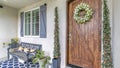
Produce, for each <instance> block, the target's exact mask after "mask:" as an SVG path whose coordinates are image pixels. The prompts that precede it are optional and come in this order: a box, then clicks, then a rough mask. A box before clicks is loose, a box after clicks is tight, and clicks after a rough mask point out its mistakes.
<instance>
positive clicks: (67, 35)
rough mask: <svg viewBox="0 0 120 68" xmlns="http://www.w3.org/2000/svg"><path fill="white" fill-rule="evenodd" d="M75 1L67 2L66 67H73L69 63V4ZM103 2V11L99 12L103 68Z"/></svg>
mask: <svg viewBox="0 0 120 68" xmlns="http://www.w3.org/2000/svg"><path fill="white" fill-rule="evenodd" d="M73 1H74V0H67V1H66V66H69V65H70V66H71V64H69V63H68V59H69V58H68V56H69V50H68V49H69V44H68V43H69V38H68V37H69V27H68V26H69V4H70V3H71V2H73ZM102 2H103V0H101V1H100V4H101V6H100V10H101V11H99V13H100V16H101V17H100V19H99V22H101V24H100V27H101V32H100V35H101V40H100V41H101V44H100V49H101V63H100V64H101V67H102V50H103V46H102V44H103V42H102V33H103V32H102V29H103V26H102V18H103V15H102V11H103V10H102V6H103V4H102Z"/></svg>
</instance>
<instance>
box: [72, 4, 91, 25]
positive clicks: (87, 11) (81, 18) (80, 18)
mask: <svg viewBox="0 0 120 68" xmlns="http://www.w3.org/2000/svg"><path fill="white" fill-rule="evenodd" d="M81 12H84V14H83V15H80V13H81ZM92 15H93V11H92V9H91V8H90V6H89V5H87V4H85V3H81V4H79V5H77V6H76V8H75V10H74V19H75V21H76V22H77V23H80V24H83V23H85V22H87V21H89V20H90V19H91V18H92Z"/></svg>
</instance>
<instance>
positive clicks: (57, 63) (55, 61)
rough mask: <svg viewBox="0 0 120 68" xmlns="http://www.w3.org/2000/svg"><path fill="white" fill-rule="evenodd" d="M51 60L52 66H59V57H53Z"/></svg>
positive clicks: (55, 67) (58, 67)
mask: <svg viewBox="0 0 120 68" xmlns="http://www.w3.org/2000/svg"><path fill="white" fill-rule="evenodd" d="M52 62H53V68H60V62H61V58H57V59H56V58H53V59H52Z"/></svg>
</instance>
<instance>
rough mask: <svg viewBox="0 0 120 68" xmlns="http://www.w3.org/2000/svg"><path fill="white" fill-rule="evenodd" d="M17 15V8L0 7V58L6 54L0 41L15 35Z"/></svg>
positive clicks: (6, 40)
mask: <svg viewBox="0 0 120 68" xmlns="http://www.w3.org/2000/svg"><path fill="white" fill-rule="evenodd" d="M17 15H18V10H16V9H14V8H10V7H6V6H4V8H0V58H3V57H6V56H7V49H6V48H3V44H2V43H3V42H9V41H10V39H11V38H14V37H17Z"/></svg>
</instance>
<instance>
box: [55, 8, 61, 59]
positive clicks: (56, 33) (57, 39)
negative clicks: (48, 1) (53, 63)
mask: <svg viewBox="0 0 120 68" xmlns="http://www.w3.org/2000/svg"><path fill="white" fill-rule="evenodd" d="M54 21H55V29H54V58H59V57H60V43H59V22H58V8H57V7H56V8H55V20H54Z"/></svg>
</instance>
